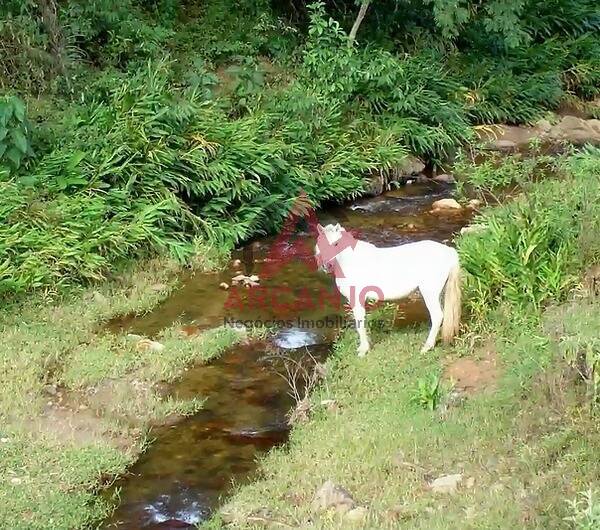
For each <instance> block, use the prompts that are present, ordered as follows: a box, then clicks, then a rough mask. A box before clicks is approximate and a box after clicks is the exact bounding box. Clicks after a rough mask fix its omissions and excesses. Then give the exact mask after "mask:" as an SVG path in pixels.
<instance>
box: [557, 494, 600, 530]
mask: <svg viewBox="0 0 600 530" xmlns="http://www.w3.org/2000/svg"><path fill="white" fill-rule="evenodd" d="M567 503H568V505H569V508H570V509H571V513H572V515H570V516H569V517H565V521H567V522H570V523H572V524H573V526H574V528H575V529H576V530H594V529H595V528H598V527H599V526H600V503H599V502H598V500H597V498H596V494H595V492H594V491H593V490H592V489H591V488H590V489H589V490H587V491H582V492H580V493H579V494H578V496H577V498H575V499H573V500H569V501H567Z"/></svg>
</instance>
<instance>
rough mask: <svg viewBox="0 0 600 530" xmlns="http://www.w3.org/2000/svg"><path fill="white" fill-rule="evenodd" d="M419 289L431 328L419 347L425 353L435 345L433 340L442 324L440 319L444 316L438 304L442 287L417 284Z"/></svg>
mask: <svg viewBox="0 0 600 530" xmlns="http://www.w3.org/2000/svg"><path fill="white" fill-rule="evenodd" d="M442 288H443V284H442ZM419 291H421V296H422V297H423V301H424V302H425V305H426V306H427V310H428V311H429V317H430V319H431V329H430V330H429V335H427V340H426V341H425V345H424V346H423V348H422V349H421V353H425V352H426V351H429V350H431V348H433V347H434V346H435V341H436V339H437V335H438V332H439V331H440V326H441V325H442V319H443V317H444V313H443V312H442V306H441V304H440V294H441V292H442V289H438V288H437V287H436V288H432V287H429V286H419Z"/></svg>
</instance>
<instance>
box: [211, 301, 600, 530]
mask: <svg viewBox="0 0 600 530" xmlns="http://www.w3.org/2000/svg"><path fill="white" fill-rule="evenodd" d="M586 308H587V313H586V312H585V311H586ZM592 314H593V312H592V311H591V310H590V308H589V307H588V306H587V303H585V304H583V305H581V306H579V307H578V308H577V310H576V311H575V315H578V316H575V317H574V321H577V320H578V319H579V320H580V319H581V318H582V316H583V315H587V316H588V317H589V316H590V315H592ZM595 321H596V326H598V324H600V322H598V316H597V314H596V317H595ZM495 326H496V327H495V334H494V335H492V336H485V337H473V336H467V337H466V338H465V339H464V341H463V342H462V343H461V344H459V345H458V346H457V347H456V348H453V349H442V348H437V349H436V350H435V352H433V353H432V354H430V355H429V354H428V355H422V354H419V353H418V351H419V347H420V344H421V342H422V340H423V336H424V334H425V330H424V329H420V330H410V331H402V332H397V333H393V334H391V335H386V336H380V337H378V340H377V341H376V346H375V348H374V349H373V351H372V352H370V353H369V354H368V356H367V357H366V358H364V359H359V358H358V357H357V356H356V355H355V339H354V336H353V334H352V333H349V334H347V335H346V336H345V337H344V338H343V340H342V341H341V342H340V343H339V344H338V345H337V347H336V350H335V354H334V356H333V358H332V359H330V361H329V363H328V369H329V372H330V373H331V376H330V377H329V379H328V381H327V385H326V386H323V387H322V388H321V389H320V390H319V391H318V392H316V393H315V394H314V395H313V396H312V398H311V403H312V405H313V414H312V417H311V419H310V420H309V422H308V423H306V424H303V425H299V426H297V427H296V428H295V429H294V430H293V432H292V436H291V441H290V443H289V445H288V446H286V447H285V448H283V449H279V450H276V451H273V452H272V453H271V454H270V455H269V456H268V457H267V458H266V460H265V461H264V462H262V466H261V480H259V481H258V482H256V483H255V484H252V485H249V486H245V487H243V488H242V489H241V490H240V491H239V492H238V493H237V494H236V495H235V496H234V497H233V499H232V500H231V501H230V502H229V503H228V504H227V505H226V506H225V507H224V508H223V510H222V514H221V516H222V518H223V520H225V521H227V522H228V523H231V524H233V526H235V527H240V528H264V527H265V526H266V527H269V528H276V527H282V528H286V527H294V528H327V529H329V528H348V527H350V526H358V527H361V528H373V529H375V528H398V527H401V528H415V529H416V528H419V529H434V528H435V529H438V528H439V529H446V528H563V527H564V528H569V527H571V526H570V525H569V524H568V523H567V522H566V521H565V520H564V518H565V517H569V516H571V515H573V509H571V508H570V507H569V505H568V504H567V500H570V499H574V498H576V497H577V494H578V492H581V491H585V490H587V489H588V488H590V487H596V488H597V487H598V478H599V471H600V470H599V469H598V460H597V455H598V454H599V453H600V427H599V425H598V422H597V418H594V417H593V416H591V415H590V414H589V409H588V408H587V406H586V404H585V403H586V400H585V389H584V388H583V386H582V385H580V384H578V383H577V382H576V376H575V375H574V374H573V373H572V371H571V370H570V369H569V368H568V367H567V365H566V363H565V362H564V361H563V360H562V358H561V357H560V355H559V354H558V349H557V348H556V344H555V342H554V341H552V340H550V338H549V337H548V335H547V334H546V333H545V332H544V330H543V329H541V328H536V327H531V326H530V325H528V324H527V323H524V322H521V321H519V320H518V319H514V315H511V314H510V313H507V314H504V315H498V316H497V317H496V320H495ZM596 329H598V328H597V327H596ZM471 340H473V342H471ZM438 375H440V376H441V381H442V384H441V391H440V396H439V399H440V403H439V405H438V406H437V407H436V409H435V410H434V411H431V410H428V409H425V408H423V407H422V406H420V405H419V404H418V403H417V402H416V401H417V400H418V398H419V397H421V396H422V395H423V392H419V390H418V385H419V382H420V380H422V379H424V378H427V377H428V376H434V377H437V376H438ZM452 379H454V381H452ZM451 389H452V390H451ZM425 394H426V395H425V396H424V397H425V400H426V399H427V398H428V397H429V396H427V393H425ZM324 400H335V405H334V406H333V407H332V406H331V404H330V403H328V402H326V403H327V405H326V406H323V405H321V402H322V401H324ZM457 473H460V474H462V480H461V482H460V484H459V486H458V489H457V491H456V493H454V494H440V493H434V492H432V490H431V489H430V487H429V485H430V483H431V482H432V480H434V479H436V478H438V477H441V476H444V475H449V474H457ZM327 480H332V481H333V482H335V483H336V484H338V485H340V486H342V487H344V488H346V489H347V490H348V491H349V492H350V493H351V495H352V497H353V498H354V500H355V502H356V504H357V505H359V506H363V507H365V508H367V515H366V517H365V519H364V520H362V521H359V522H357V523H354V524H352V525H351V523H350V522H349V521H348V519H347V518H344V516H343V515H340V514H338V513H336V511H335V510H330V511H329V512H320V511H315V510H314V509H313V507H312V500H313V496H314V494H315V492H316V491H317V490H318V489H319V488H320V487H321V486H322V484H323V483H324V482H325V481H327ZM597 502H598V501H597V500H596V503H597ZM595 513H596V516H595V517H596V518H595V519H594V522H595V524H596V525H598V524H599V523H600V518H598V515H599V513H598V504H596V512H595ZM212 524H213V525H215V527H218V523H217V521H213V523H212ZM578 528H590V529H591V528H598V526H592V525H591V519H590V526H579V527H578Z"/></svg>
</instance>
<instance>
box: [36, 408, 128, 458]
mask: <svg viewBox="0 0 600 530" xmlns="http://www.w3.org/2000/svg"><path fill="white" fill-rule="evenodd" d="M69 401H71V400H69ZM30 426H31V430H32V432H34V433H38V434H40V435H42V436H47V437H50V438H54V439H56V440H57V441H58V442H60V443H61V444H65V443H66V444H69V445H72V446H75V447H84V446H89V445H96V444H99V443H103V444H104V443H108V444H109V445H111V446H113V447H115V448H118V449H122V450H128V449H130V448H131V447H132V445H133V443H132V439H131V437H130V436H128V435H127V434H126V433H124V432H115V430H114V429H113V428H112V427H111V425H110V424H109V423H108V422H107V421H106V420H104V419H103V418H101V417H99V416H98V415H97V414H96V413H95V411H93V410H92V409H90V408H89V407H88V406H87V405H84V404H81V405H79V406H75V403H73V402H67V401H63V400H55V401H51V402H48V404H47V405H46V407H45V409H44V413H43V415H41V416H38V417H37V418H35V420H33V421H32V422H31V424H30Z"/></svg>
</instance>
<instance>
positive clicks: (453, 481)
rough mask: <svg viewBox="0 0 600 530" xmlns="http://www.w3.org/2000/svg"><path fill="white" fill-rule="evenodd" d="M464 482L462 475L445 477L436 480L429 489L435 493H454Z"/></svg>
mask: <svg viewBox="0 0 600 530" xmlns="http://www.w3.org/2000/svg"><path fill="white" fill-rule="evenodd" d="M461 480H462V473H456V474H454V475H443V476H441V477H438V478H436V479H435V480H434V481H433V482H432V483H431V484H430V485H429V487H430V488H431V491H433V492H434V493H454V492H455V491H456V490H457V488H458V485H459V484H460V482H461Z"/></svg>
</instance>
